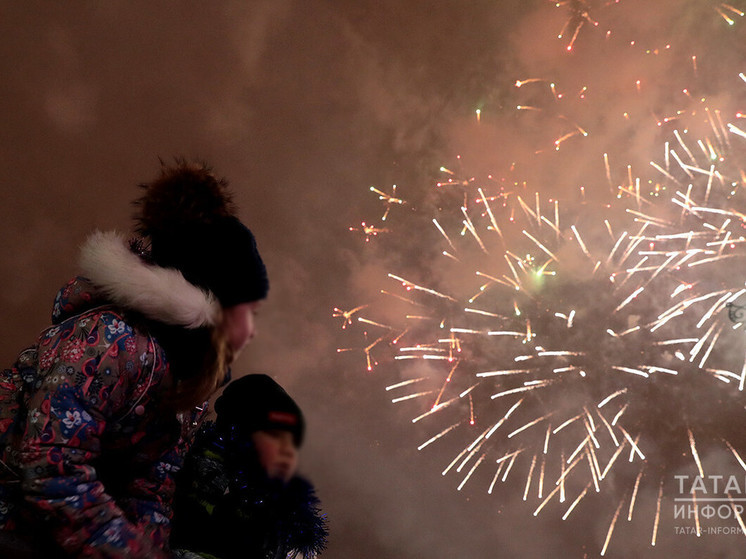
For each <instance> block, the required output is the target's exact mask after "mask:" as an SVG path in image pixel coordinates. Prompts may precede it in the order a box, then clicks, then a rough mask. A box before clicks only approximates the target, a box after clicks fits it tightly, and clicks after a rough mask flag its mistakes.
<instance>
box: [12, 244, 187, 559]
mask: <svg viewBox="0 0 746 559" xmlns="http://www.w3.org/2000/svg"><path fill="white" fill-rule="evenodd" d="M109 241H116V242H117V243H121V241H120V240H116V239H114V238H113V237H112V238H110V239H109ZM104 246H105V243H104ZM116 246H117V250H119V249H121V247H120V246H119V245H116ZM120 252H121V250H120ZM126 258H129V256H125V259H126ZM128 262H130V263H132V262H134V261H133V260H129V261H128ZM120 264H121V263H120ZM96 265H97V266H103V267H105V266H106V264H105V263H104V264H102V263H100V262H99V263H97V264H96ZM136 265H140V264H139V263H136ZM103 282H105V280H103V281H102V282H101V283H103ZM104 293H106V295H104ZM110 293H111V290H109V291H107V290H106V289H102V287H101V285H100V284H98V285H94V284H93V283H92V282H91V281H89V280H87V279H84V278H82V277H78V278H75V279H73V280H71V281H70V282H69V283H68V284H67V285H66V286H65V287H64V288H63V289H62V290H61V291H60V292H59V294H58V295H57V298H56V300H55V303H54V310H53V325H52V326H51V327H49V328H47V329H46V330H44V331H43V332H42V333H41V335H40V336H39V338H38V340H37V342H36V344H35V345H34V346H32V347H30V348H29V349H27V350H25V351H23V352H22V353H21V354H20V356H19V357H18V360H17V362H16V363H15V364H14V365H13V367H12V368H11V369H8V370H5V371H3V372H2V374H0V460H1V461H2V462H0V529H2V530H5V531H14V533H15V534H23V535H25V536H26V537H27V538H29V536H30V537H31V539H33V541H34V542H35V544H36V545H37V546H38V545H39V544H40V542H44V545H47V546H48V549H56V550H57V552H56V555H63V553H64V554H67V555H68V556H72V557H90V558H103V557H107V558H120V557H148V558H160V557H167V556H168V555H167V553H168V551H167V549H168V538H169V533H170V518H171V499H172V497H173V492H174V481H173V475H174V474H175V472H176V471H177V470H178V469H179V466H180V463H181V460H182V457H183V454H184V452H185V451H186V443H187V441H186V438H185V437H184V434H185V432H186V431H185V430H184V428H183V427H182V423H183V418H182V417H180V416H178V415H177V414H176V413H175V412H164V409H167V408H164V406H163V405H162V404H163V402H164V396H165V394H166V393H167V391H168V388H169V386H171V384H172V382H173V381H172V378H171V374H170V371H169V365H168V361H167V358H166V354H165V352H164V350H163V348H162V346H160V345H159V344H158V342H157V340H156V339H155V338H154V337H153V336H152V335H151V333H150V331H149V329H148V323H149V322H148V320H146V319H145V318H144V317H143V315H142V314H139V309H136V308H135V309H134V310H133V309H132V307H127V306H123V305H121V304H116V305H113V304H111V303H109V302H108V300H110V299H111V297H109V295H110ZM120 295H121V292H120V293H119V294H118V295H117V296H116V297H115V298H117V297H118V299H119V300H122V299H126V298H127V296H126V294H125V296H124V297H122V296H120ZM151 303H152V301H151ZM133 306H135V307H136V306H137V305H136V304H134V305H133ZM46 540H48V541H46ZM62 550H64V552H63V551H62ZM0 555H2V553H0Z"/></svg>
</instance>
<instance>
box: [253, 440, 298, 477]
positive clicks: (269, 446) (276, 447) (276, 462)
mask: <svg viewBox="0 0 746 559" xmlns="http://www.w3.org/2000/svg"><path fill="white" fill-rule="evenodd" d="M251 438H252V439H253V441H254V445H255V446H256V450H257V453H258V454H259V463H260V464H261V465H262V468H264V471H265V472H266V473H267V475H268V476H269V477H270V478H271V479H279V480H282V481H284V482H288V481H290V479H291V478H292V477H293V476H294V475H295V472H296V470H297V469H298V448H297V447H296V446H295V441H294V440H293V434H292V433H291V432H290V431H286V430H284V429H270V430H266V431H254V432H253V433H252V434H251Z"/></svg>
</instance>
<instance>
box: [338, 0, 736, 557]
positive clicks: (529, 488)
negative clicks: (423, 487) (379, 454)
mask: <svg viewBox="0 0 746 559" xmlns="http://www.w3.org/2000/svg"><path fill="white" fill-rule="evenodd" d="M569 5H570V8H571V9H572V10H573V11H572V16H573V19H571V20H570V21H569V22H568V27H567V29H566V30H565V32H564V33H565V34H566V35H570V36H571V37H572V38H571V40H570V42H569V46H570V47H573V46H574V45H575V43H576V40H577V38H578V34H579V32H580V29H581V27H582V26H583V25H585V23H594V22H593V20H592V19H591V18H590V15H589V3H587V2H571V3H569ZM724 10H726V8H724V7H723V5H720V4H719V5H718V8H717V9H716V11H717V13H719V14H720V15H722V13H720V12H721V11H724ZM726 11H727V10H726ZM729 13H734V12H733V10H730V12H729ZM568 50H570V49H568ZM655 54H656V55H657V54H658V53H657V52H656V53H655ZM692 61H693V63H692V64H693V67H692V71H693V72H694V73H695V74H696V71H697V67H696V58H694V57H693V58H692ZM741 79H742V80H744V81H746V78H743V75H741ZM640 83H641V82H639V81H638V82H637V87H636V91H637V93H639V92H640V91H641V90H643V89H644V88H643V87H641V85H640ZM515 86H516V88H518V89H520V90H521V91H527V90H531V89H537V88H541V89H542V90H546V91H549V92H550V93H551V97H550V98H549V101H548V103H549V104H550V105H551V108H550V109H548V105H547V102H545V103H542V102H534V101H535V100H533V99H531V100H529V102H527V103H526V104H523V105H519V106H518V112H519V113H523V114H532V115H539V116H538V118H539V121H542V122H544V121H548V120H550V121H551V123H552V127H551V131H549V132H548V135H549V136H550V137H551V139H552V140H551V141H552V142H553V145H554V150H552V151H555V152H556V151H559V150H560V148H561V147H563V148H564V147H565V146H566V145H576V146H577V144H578V143H579V142H576V141H575V140H580V139H582V138H592V137H593V136H594V130H593V127H592V126H588V125H586V124H585V123H582V124H581V121H583V120H584V119H583V112H582V109H579V110H577V109H578V107H581V105H582V104H584V103H585V102H586V93H587V92H588V88H586V87H583V88H581V89H580V90H579V92H578V93H577V94H573V95H569V94H566V93H563V92H562V91H561V90H560V88H559V86H557V85H556V84H555V82H552V81H550V80H544V79H525V80H519V81H518V82H515ZM524 86H528V87H526V88H524ZM591 91H593V88H591ZM678 100H680V101H681V102H682V103H683V104H686V106H685V107H683V108H680V109H677V110H675V111H670V112H669V114H670V116H660V115H656V114H654V113H652V112H651V113H650V114H647V115H646V116H645V118H644V119H641V120H639V121H638V122H637V124H639V123H640V122H642V121H644V122H645V123H646V126H651V127H654V128H656V129H658V132H657V135H658V137H660V138H663V141H662V142H661V143H662V145H663V149H662V150H661V152H662V154H663V155H662V156H661V157H659V158H654V159H653V160H652V161H650V165H649V167H648V169H647V172H648V173H649V177H648V176H643V175H644V174H645V173H643V174H642V175H641V176H638V177H636V176H634V175H633V172H632V166H631V165H628V166H627V173H626V176H625V177H624V178H623V179H622V180H617V178H616V177H615V171H614V170H613V168H612V167H611V164H610V162H609V161H610V157H609V155H608V154H607V153H602V154H601V153H600V154H598V158H597V159H598V160H599V161H601V160H602V161H603V164H604V170H605V176H606V180H605V181H600V184H597V185H596V188H594V189H593V193H592V194H593V195H592V196H589V197H588V198H587V199H586V196H585V195H584V190H582V189H581V191H580V195H578V196H573V197H571V198H570V197H566V198H560V197H556V196H554V197H552V196H548V195H547V194H546V193H545V192H543V191H541V190H536V191H534V190H532V189H530V188H529V187H528V186H527V182H526V181H524V180H519V179H516V178H515V176H514V173H515V167H513V168H512V169H511V172H510V173H507V174H506V175H510V176H505V177H502V178H500V179H497V178H496V176H486V177H478V176H474V175H470V174H467V173H466V172H463V171H462V170H461V169H462V167H463V163H462V162H461V161H459V162H458V164H457V165H456V166H454V167H450V166H449V167H448V168H446V167H442V168H441V173H442V175H443V179H442V180H440V181H437V182H436V183H435V185H434V188H432V190H431V192H430V193H429V194H428V195H427V196H425V197H424V199H423V200H422V201H421V202H420V203H419V204H411V203H408V204H407V206H406V208H407V209H406V211H404V212H401V213H399V214H398V217H399V221H398V222H396V223H393V222H391V221H389V225H388V230H389V231H388V234H387V236H386V237H385V239H384V238H378V239H377V240H376V244H377V245H379V250H380V253H379V254H398V255H401V257H400V258H398V260H399V262H398V263H397V264H396V266H395V268H394V269H392V270H390V271H389V272H388V274H387V276H386V279H385V282H386V283H385V285H384V286H383V288H382V289H381V293H380V295H379V297H378V298H377V300H376V301H375V302H371V304H369V305H368V306H366V307H364V308H363V307H356V308H355V309H354V310H353V311H348V312H346V313H345V312H343V311H337V315H336V316H338V317H342V318H344V319H345V323H344V325H343V327H345V328H346V330H347V332H348V333H350V332H352V331H355V330H357V332H358V333H362V335H364V336H365V343H364V345H363V346H362V347H361V346H360V345H358V346H356V347H355V348H354V349H356V350H358V351H361V352H363V353H364V355H365V358H366V365H367V369H368V370H378V371H381V372H382V374H386V375H390V378H391V382H390V383H389V386H388V388H387V390H388V391H389V392H390V394H391V400H392V401H393V402H394V403H396V404H398V405H401V406H406V407H407V409H408V410H411V413H412V422H413V423H415V424H416V425H417V426H418V427H420V428H421V429H422V433H423V435H422V442H421V444H420V445H419V447H418V448H419V450H421V451H423V452H430V451H433V452H434V449H436V448H437V449H441V450H439V451H438V456H439V457H441V459H442V468H443V469H442V473H443V475H444V476H449V477H451V478H454V485H455V486H456V487H457V489H458V490H463V489H464V488H466V487H469V488H470V489H472V488H473V489H474V490H484V491H486V492H487V493H490V494H496V495H514V494H515V493H516V492H519V493H520V496H521V497H522V499H523V500H524V501H526V502H527V503H530V504H531V507H532V511H533V514H534V515H539V514H557V515H558V516H560V517H561V518H562V519H563V520H571V519H572V518H573V517H574V515H577V514H578V513H577V512H576V511H579V510H581V509H582V508H583V507H592V510H593V511H594V514H596V517H597V518H599V519H601V518H606V519H607V524H606V525H605V530H604V537H603V541H602V543H600V545H599V547H600V549H601V554H602V555H604V554H606V553H607V551H608V550H609V549H611V546H613V535H614V534H615V533H618V532H619V531H620V530H621V529H622V527H621V525H622V524H624V523H627V524H629V523H632V522H633V521H635V522H636V523H637V525H636V529H637V530H645V531H647V534H648V537H649V542H650V544H651V545H656V543H657V540H658V537H659V533H660V528H661V524H662V523H665V522H668V523H669V524H670V520H671V518H672V516H674V510H670V514H664V512H665V511H666V510H669V509H672V507H671V505H672V504H673V506H674V507H676V506H684V505H685V506H686V507H689V508H687V509H686V511H687V515H686V516H682V517H680V518H679V517H676V518H679V520H678V522H679V524H691V526H692V527H693V528H695V529H696V530H697V532H699V530H700V529H701V527H702V526H703V525H704V524H706V523H707V522H715V521H717V520H718V518H717V517H715V518H714V520H713V516H712V515H710V514H709V511H711V510H713V509H711V508H708V507H711V506H712V505H710V504H709V503H708V502H707V500H706V498H703V493H702V492H701V490H700V488H698V487H694V486H692V485H691V484H688V485H687V484H686V483H684V480H691V479H707V476H708V475H718V476H723V477H724V478H727V477H728V476H735V475H737V474H738V475H740V479H741V480H743V479H744V471H746V461H744V456H745V455H746V436H744V435H743V434H742V433H741V429H740V425H741V424H742V422H743V421H744V420H746V412H745V411H744V398H743V390H744V387H745V385H746V332H744V322H743V308H744V306H746V285H745V283H744V281H745V280H746V277H744V273H743V271H744V270H746V265H745V264H744V260H746V240H745V239H744V235H745V231H746V219H745V217H746V216H745V215H744V208H745V207H746V200H744V193H743V188H744V184H745V182H746V174H745V173H744V171H743V162H744V161H746V134H744V132H743V130H742V127H739V125H738V119H739V118H741V117H740V113H733V116H731V117H730V118H725V117H724V116H723V113H722V112H721V111H718V110H714V109H713V110H711V109H710V108H709V106H708V104H707V101H706V100H705V98H704V96H699V97H697V98H696V99H695V98H694V96H693V95H692V94H691V92H689V91H687V90H684V92H683V93H682V94H681V96H680V99H679V98H678V97H677V102H678ZM568 102H571V103H574V105H573V106H572V107H567V106H566V105H567V104H568ZM563 104H564V105H563ZM560 109H561V110H560ZM565 109H568V110H565ZM567 115H570V116H567ZM624 120H625V121H630V117H629V116H628V113H627V112H624ZM570 140H572V142H571V141H570ZM566 142H567V143H566ZM545 145H547V143H546V142H545ZM593 147H595V146H593ZM578 148H579V149H584V150H586V151H588V149H589V148H588V145H587V143H586V146H584V147H582V148H580V147H578ZM543 151H549V150H545V149H544V148H543V147H542V148H540V149H539V150H535V151H534V152H535V153H540V152H543ZM624 156H625V154H621V155H620V156H619V159H620V160H621V159H624ZM638 159H639V158H638ZM638 162H639V161H638ZM452 169H456V170H452ZM506 185H511V186H506ZM378 193H379V194H381V193H380V192H378ZM380 199H381V200H382V201H383V202H384V205H385V208H386V210H388V208H389V206H390V200H392V199H393V200H395V201H396V203H397V204H400V203H401V202H400V200H401V199H399V198H398V197H394V196H393V194H392V195H391V196H381V197H380ZM415 210H416V211H415ZM371 244H373V243H371ZM382 281H383V280H382ZM353 316H354V318H353ZM341 351H346V350H341ZM374 355H375V357H374ZM376 365H380V366H378V367H376ZM444 456H446V458H443V457H444ZM735 493H740V496H742V497H746V487H741V488H740V489H739V490H736V491H735ZM704 497H707V496H706V495H705V496H704ZM719 497H720V498H722V502H723V504H724V506H727V507H729V510H732V512H733V516H732V517H731V519H733V518H735V519H736V520H737V521H738V523H739V525H742V523H743V520H742V518H741V516H742V513H743V508H742V507H741V505H740V504H739V500H738V496H735V498H734V492H733V491H731V492H728V493H727V494H726V493H723V494H722V495H719ZM680 503H683V504H680ZM666 507H669V509H666ZM678 510H681V509H678ZM550 511H551V512H550ZM669 528H670V526H669ZM744 533H746V530H744Z"/></svg>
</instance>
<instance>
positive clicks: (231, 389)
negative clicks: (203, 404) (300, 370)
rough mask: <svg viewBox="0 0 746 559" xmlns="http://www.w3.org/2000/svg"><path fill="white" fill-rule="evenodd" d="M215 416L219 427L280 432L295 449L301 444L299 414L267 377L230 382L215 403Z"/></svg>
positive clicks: (249, 377)
mask: <svg viewBox="0 0 746 559" xmlns="http://www.w3.org/2000/svg"><path fill="white" fill-rule="evenodd" d="M215 413H217V421H216V424H217V426H218V427H219V428H225V429H227V428H229V427H230V426H237V427H238V428H239V429H241V430H242V431H245V432H247V433H251V432H254V431H260V430H268V429H282V430H285V431H290V432H291V433H292V434H293V439H294V440H295V445H296V446H297V447H299V448H300V446H301V444H302V443H303V435H304V432H305V420H304V419H303V413H302V412H301V410H300V408H299V407H298V404H296V403H295V401H294V400H293V399H292V398H291V397H290V396H289V395H288V393H287V392H285V390H284V389H283V388H282V387H281V386H280V385H279V384H277V383H276V382H275V381H274V380H272V378H271V377H269V376H267V375H262V374H255V375H246V376H243V377H241V378H238V379H236V380H234V381H233V382H231V383H230V384H229V385H228V386H226V387H225V390H224V391H223V393H222V394H221V395H220V397H219V398H218V399H217V400H216V401H215Z"/></svg>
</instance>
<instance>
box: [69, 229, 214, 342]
mask: <svg viewBox="0 0 746 559" xmlns="http://www.w3.org/2000/svg"><path fill="white" fill-rule="evenodd" d="M80 266H81V271H82V275H84V276H85V277H87V278H88V279H89V280H90V281H91V282H92V283H93V284H94V285H95V286H96V287H98V288H99V289H100V290H101V291H103V292H104V293H105V294H106V295H107V296H108V297H110V298H111V300H112V301H113V302H114V303H116V304H118V305H122V306H124V307H127V308H130V309H133V310H136V311H138V312H140V313H142V314H143V315H145V316H146V317H148V318H150V319H152V320H157V321H158V322H163V323H166V324H174V325H179V326H184V327H186V328H198V327H200V326H211V325H215V324H216V323H217V321H218V320H219V317H220V314H221V308H220V303H219V302H218V300H217V299H216V298H215V296H214V295H213V294H212V293H210V292H209V291H204V290H202V289H200V288H199V287H197V286H195V285H194V284H191V283H189V282H188V281H187V280H186V279H185V278H184V276H183V275H182V274H181V272H179V271H178V270H176V269H174V268H162V267H160V266H155V265H151V264H148V263H146V262H144V261H143V260H142V259H141V258H140V257H139V256H137V255H136V254H134V253H133V252H132V251H131V250H130V249H129V246H128V243H127V240H126V239H125V238H124V237H123V236H121V235H120V234H118V233H117V232H115V231H106V232H104V231H96V232H95V233H93V234H92V235H91V236H90V237H88V239H87V240H86V241H85V243H83V246H82V247H81V256H80Z"/></svg>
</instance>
